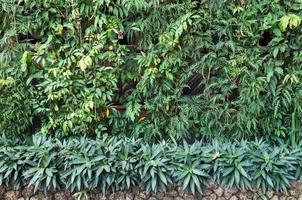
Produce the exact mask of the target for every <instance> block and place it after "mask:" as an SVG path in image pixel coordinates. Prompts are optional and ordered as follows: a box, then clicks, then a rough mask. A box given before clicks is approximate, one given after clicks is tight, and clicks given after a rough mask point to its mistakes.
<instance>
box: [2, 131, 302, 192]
mask: <svg viewBox="0 0 302 200" xmlns="http://www.w3.org/2000/svg"><path fill="white" fill-rule="evenodd" d="M0 146H1V148H0V185H2V184H5V185H9V186H14V187H16V188H18V187H20V185H21V183H23V182H27V183H28V184H29V185H31V186H33V187H34V189H35V191H36V190H38V189H39V190H44V191H45V192H47V191H49V190H50V189H55V190H60V189H61V187H66V188H67V189H69V190H71V191H81V190H92V189H95V188H99V189H101V190H102V192H104V193H106V192H108V191H117V190H123V189H128V188H130V187H132V186H140V187H141V188H142V189H145V190H147V191H154V192H156V191H157V190H159V189H161V190H166V188H167V186H168V185H169V184H171V183H177V184H178V185H179V186H181V187H183V189H184V190H187V191H188V192H192V193H196V192H200V193H202V189H203V188H204V187H206V185H207V183H208V182H209V181H210V180H211V179H213V180H214V181H216V182H217V183H218V184H220V185H221V186H223V187H237V188H244V189H247V188H258V189H261V190H262V191H267V190H268V189H269V188H272V189H274V190H276V191H285V190H286V189H287V188H288V186H289V185H290V183H291V182H292V181H294V180H299V179H300V180H301V178H302V173H301V169H302V148H301V147H292V146H286V145H283V146H282V145H281V146H272V145H268V144H267V143H266V142H263V141H257V142H234V143H220V142H218V141H215V142H212V143H211V144H207V143H203V142H195V143H193V144H187V143H186V142H184V143H183V144H181V145H176V144H167V143H164V142H162V143H159V144H152V145H150V144H142V142H141V141H137V140H131V139H127V138H110V139H109V138H105V137H104V138H99V139H96V140H92V139H87V138H78V139H68V140H62V141H60V140H58V139H54V138H47V137H45V136H41V135H34V136H33V137H32V140H29V141H12V140H9V139H7V138H5V137H2V138H1V139H0Z"/></svg>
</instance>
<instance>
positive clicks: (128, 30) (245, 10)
mask: <svg viewBox="0 0 302 200" xmlns="http://www.w3.org/2000/svg"><path fill="white" fill-rule="evenodd" d="M0 2H1V3H0V5H1V6H0V19H1V20H0V26H1V28H0V89H1V93H0V109H1V114H0V129H1V130H4V131H5V132H8V133H11V134H20V133H27V132H38V131H39V132H40V131H41V132H47V133H49V134H56V135H59V136H64V135H70V134H72V135H83V134H91V135H94V134H102V133H104V132H110V133H111V134H125V135H131V136H136V137H145V138H146V139H148V140H151V139H158V138H172V139H176V140H177V139H180V138H196V137H217V136H219V137H221V138H229V137H232V138H233V137H236V138H243V137H244V138H249V137H253V136H276V137H284V138H288V137H289V136H290V137H291V139H292V141H295V140H296V139H297V138H298V137H299V135H300V134H301V116H302V115H301V113H302V110H301V106H302V101H301V97H302V87H301V66H302V65H301V64H302V48H301V47H302V34H301V33H302V31H301V25H300V24H301V18H302V10H301V7H302V2H301V0H291V1H289V0H282V1H281V0H274V1H272V0H253V1H252V0H240V1H239V0H233V1H231V0H223V1H222V0H211V1H207V0H200V1H193V0H186V1H168V0H150V1H145V0H115V1H109V0H95V1H86V0H67V1H57V0H38V1H36V0H35V1H33V0H26V1H25V0H20V1H7V0H1V1H0ZM196 73H197V74H200V76H201V77H202V78H200V79H199V80H198V81H197V82H198V84H199V86H200V87H201V88H202V89H201V92H200V93H199V94H198V95H195V96H184V95H183V91H184V89H185V88H186V87H187V84H188V80H189V77H190V76H191V75H193V74H196ZM114 105H124V106H125V107H126V109H125V112H120V111H118V110H116V109H115V106H114Z"/></svg>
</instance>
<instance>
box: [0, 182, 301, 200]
mask: <svg viewBox="0 0 302 200" xmlns="http://www.w3.org/2000/svg"><path fill="white" fill-rule="evenodd" d="M84 196H85V195H83V198H82V199H85V197H84ZM87 196H88V199H90V200H143V199H147V200H160V199H163V200H195V199H196V200H199V199H208V200H226V199H230V200H240V199H246V200H248V199H250V200H254V199H273V200H278V199H280V200H302V183H300V182H295V183H293V184H292V186H291V187H290V189H289V190H288V191H287V192H285V193H277V192H274V191H268V192H267V193H266V194H264V193H262V192H260V191H257V190H238V189H234V188H231V189H223V188H221V187H218V186H217V185H216V184H213V183H212V184H210V185H209V186H208V188H206V189H204V190H203V195H200V194H198V195H195V196H193V195H191V194H188V193H185V192H183V191H182V190H181V189H180V188H178V187H176V186H170V187H169V189H168V191H167V192H166V193H164V192H161V191H159V192H157V193H156V194H155V193H146V192H145V191H141V190H140V189H139V188H137V187H133V188H132V189H131V190H129V191H124V192H116V193H111V194H108V195H106V196H104V195H102V194H101V193H99V192H98V191H91V192H88V193H87ZM0 199H1V200H16V199H20V200H21V199H22V200H23V199H24V200H27V199H29V200H69V199H70V200H71V199H76V194H72V193H70V192H68V191H61V192H50V193H49V194H48V195H47V196H45V195H44V194H43V193H42V192H40V193H37V194H34V193H33V190H32V189H31V188H29V187H23V188H22V189H20V190H19V191H15V190H12V189H9V188H5V187H3V186H2V187H1V188H0Z"/></svg>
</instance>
